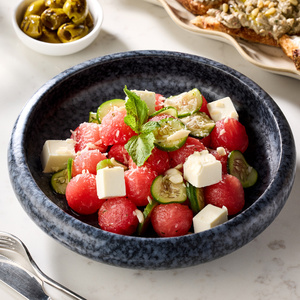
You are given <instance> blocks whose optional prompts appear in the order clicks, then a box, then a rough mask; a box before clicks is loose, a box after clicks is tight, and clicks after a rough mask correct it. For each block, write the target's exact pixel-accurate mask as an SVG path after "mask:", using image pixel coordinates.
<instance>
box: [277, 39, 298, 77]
mask: <svg viewBox="0 0 300 300" xmlns="http://www.w3.org/2000/svg"><path fill="white" fill-rule="evenodd" d="M279 44H280V46H281V48H282V50H283V51H284V53H285V54H286V55H287V56H288V57H289V58H290V59H291V60H292V61H293V62H294V64H295V66H296V69H297V70H299V71H300V36H298V35H292V36H289V35H286V34H285V35H283V36H282V37H281V38H280V39H279Z"/></svg>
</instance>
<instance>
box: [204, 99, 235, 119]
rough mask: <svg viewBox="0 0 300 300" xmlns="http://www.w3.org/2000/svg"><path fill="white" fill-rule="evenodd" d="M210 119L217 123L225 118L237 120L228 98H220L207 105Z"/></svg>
mask: <svg viewBox="0 0 300 300" xmlns="http://www.w3.org/2000/svg"><path fill="white" fill-rule="evenodd" d="M207 109H208V111H209V114H210V116H211V118H212V119H213V120H214V121H215V122H217V121H220V120H222V119H225V118H234V119H236V120H238V118H239V116H238V113H237V111H236V109H235V107H234V105H233V103H232V101H231V99H230V98H229V97H225V98H222V99H220V100H216V101H213V102H210V103H208V104H207Z"/></svg>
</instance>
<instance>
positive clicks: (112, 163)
mask: <svg viewBox="0 0 300 300" xmlns="http://www.w3.org/2000/svg"><path fill="white" fill-rule="evenodd" d="M113 167H122V168H124V169H127V167H126V166H125V165H123V164H121V163H120V162H118V161H117V160H116V159H114V158H107V159H103V160H101V161H99V162H98V164H97V167H96V169H97V171H98V170H100V169H104V168H113Z"/></svg>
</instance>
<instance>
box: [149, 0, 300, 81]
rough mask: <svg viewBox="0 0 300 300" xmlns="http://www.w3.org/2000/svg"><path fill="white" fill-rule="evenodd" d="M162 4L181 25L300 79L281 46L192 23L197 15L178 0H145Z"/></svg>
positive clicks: (259, 64) (264, 66)
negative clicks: (258, 41)
mask: <svg viewBox="0 0 300 300" xmlns="http://www.w3.org/2000/svg"><path fill="white" fill-rule="evenodd" d="M145 1H147V2H150V3H153V4H157V5H161V6H162V7H163V8H164V9H165V10H166V12H167V13H168V15H169V16H170V17H171V19H172V20H173V21H174V22H175V23H176V24H177V25H178V26H180V27H182V28H184V29H186V30H188V31H191V32H194V33H197V34H199V35H202V36H206V37H208V38H211V39H215V40H220V41H222V42H226V43H228V44H230V45H232V46H234V47H235V48H236V50H237V51H238V52H239V53H240V55H241V56H242V57H243V58H244V59H245V60H247V61H249V62H250V63H252V64H254V65H256V66H257V67H260V68H262V69H264V70H266V71H269V72H272V73H276V74H280V75H285V76H289V77H293V78H296V79H300V72H299V71H297V70H296V68H295V65H294V63H293V62H292V61H291V60H290V59H289V58H288V57H287V56H286V55H285V54H284V53H283V51H282V50H281V49H280V48H276V47H272V46H267V45H262V44H256V43H250V42H247V41H244V40H241V39H235V38H233V37H232V36H230V35H228V34H226V33H223V32H218V31H211V30H204V29H201V28H199V27H196V26H194V25H193V24H191V20H192V19H194V18H195V15H193V14H192V13H190V12H188V11H187V10H186V9H185V8H184V7H183V6H182V5H181V4H179V3H178V2H177V1H176V0H145Z"/></svg>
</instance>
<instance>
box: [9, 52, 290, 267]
mask: <svg viewBox="0 0 300 300" xmlns="http://www.w3.org/2000/svg"><path fill="white" fill-rule="evenodd" d="M125 85H127V87H128V88H129V89H147V90H152V91H155V92H158V93H161V94H163V95H165V96H169V95H174V94H177V93H181V92H184V91H188V90H190V89H192V88H194V87H197V88H198V89H199V90H200V91H201V92H202V93H203V95H204V96H205V98H206V99H207V100H208V101H212V100H217V99H220V98H223V97H226V96H230V97H231V99H232V100H233V102H234V104H235V106H236V109H237V111H238V113H239V116H240V121H241V123H242V124H244V125H245V126H246V130H247V132H248V135H249V139H250V145H249V148H248V150H247V152H246V153H245V155H246V158H247V160H248V161H249V162H250V164H251V165H253V166H254V167H255V168H256V169H257V170H258V173H259V179H258V182H257V183H256V185H255V186H254V187H252V188H249V189H247V190H246V191H245V195H246V207H245V209H244V210H243V212H242V213H240V214H239V215H237V216H235V217H233V218H231V219H230V220H229V221H228V222H226V223H224V224H223V225H220V226H217V227H215V228H213V229H211V230H207V231H204V232H202V233H197V234H190V235H187V236H182V237H177V238H141V237H134V236H132V237H128V236H121V235H116V234H113V233H109V232H105V231H102V230H101V229H100V228H99V227H98V226H97V222H96V220H95V217H93V216H91V217H80V216H76V215H75V214H74V213H72V212H71V211H70V210H69V208H68V207H67V205H66V202H65V200H64V198H63V197H58V196H57V195H54V193H53V192H52V190H51V187H50V184H49V176H48V175H45V174H43V173H42V169H41V164H40V153H41V150H42V146H43V143H44V141H45V140H47V139H65V138H68V137H69V136H70V130H71V129H75V128H76V127H77V126H78V125H79V123H81V122H83V121H86V120H87V118H88V113H89V112H90V111H95V110H96V109H97V107H98V106H99V104H101V103H102V102H103V101H106V100H110V99H113V98H119V97H121V98H124V92H123V88H124V86H125ZM295 157H296V155H295V145H294V139H293V136H292V133H291V130H290V127H289V124H288V122H287V120H286V119H285V117H284V115H283V114H282V112H281V111H280V109H279V108H278V106H277V105H276V103H274V101H273V100H272V99H271V98H270V96H269V95H268V94H266V93H265V92H264V91H263V90H262V89H261V88H260V87H259V86H257V85H256V84H255V83H254V82H253V81H252V80H250V79H249V78H247V77H245V76H244V75H242V74H240V73H238V72H237V71H235V70H232V69H231V68H229V67H227V66H224V65H221V64H219V63H217V62H215V61H212V60H209V59H205V58H202V57H199V56H193V55H189V54H183V53H177V52H164V51H137V52H126V53H117V54H112V55H107V56H104V57H99V58H95V59H92V60H90V61H87V62H84V63H82V64H79V65H77V66H74V67H72V68H70V69H68V70H66V71H64V72H62V73H61V74H59V75H57V76H56V77H54V78H53V79H51V80H50V81H49V82H47V83H46V84H45V85H44V86H42V87H41V88H40V89H39V90H38V91H37V92H36V93H35V94H34V95H33V96H32V98H31V99H30V100H29V101H28V103H27V104H26V106H25V107H24V109H23V110H22V112H21V113H20V115H19V117H18V119H17V121H16V123H15V127H14V129H13V133H12V136H11V141H10V146H9V150H8V164H9V171H10V177H11V182H12V185H13V188H14V190H15V193H16V195H17V197H18V199H19V201H20V203H21V205H22V206H23V208H24V209H25V211H26V212H27V213H28V214H29V216H30V217H31V218H32V219H33V220H34V222H35V223H36V224H37V225H38V226H39V227H41V228H42V229H43V230H44V231H45V232H47V233H48V234H49V235H50V236H52V237H53V238H55V239H57V240H58V241H59V242H61V243H62V244H63V245H65V246H66V247H68V248H69V249H71V250H73V251H75V252H77V253H80V254H82V255H84V256H86V257H89V258H91V259H94V260H96V261H101V262H104V263H107V264H112V265H115V266H120V267H128V268H140V269H169V268H179V267H188V266H193V265H197V264H200V263H204V262H208V261H211V260H214V259H216V258H219V257H221V256H224V255H227V254H229V253H231V252H233V251H235V250H236V249H238V248H240V247H242V246H244V245H245V244H247V243H248V242H250V241H251V240H252V239H253V238H255V237H256V236H257V235H259V234H260V233H261V232H262V231H263V230H264V229H265V228H266V227H267V226H268V225H270V223H271V222H272V221H273V220H274V219H275V217H276V216H277V215H278V213H279V212H280V210H281V209H282V207H283V206H284V204H285V202H286V200H287V198H288V196H289V193H290V191H291V187H292V184H293V181H294V176H295V167H296V161H295V159H296V158H295Z"/></svg>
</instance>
